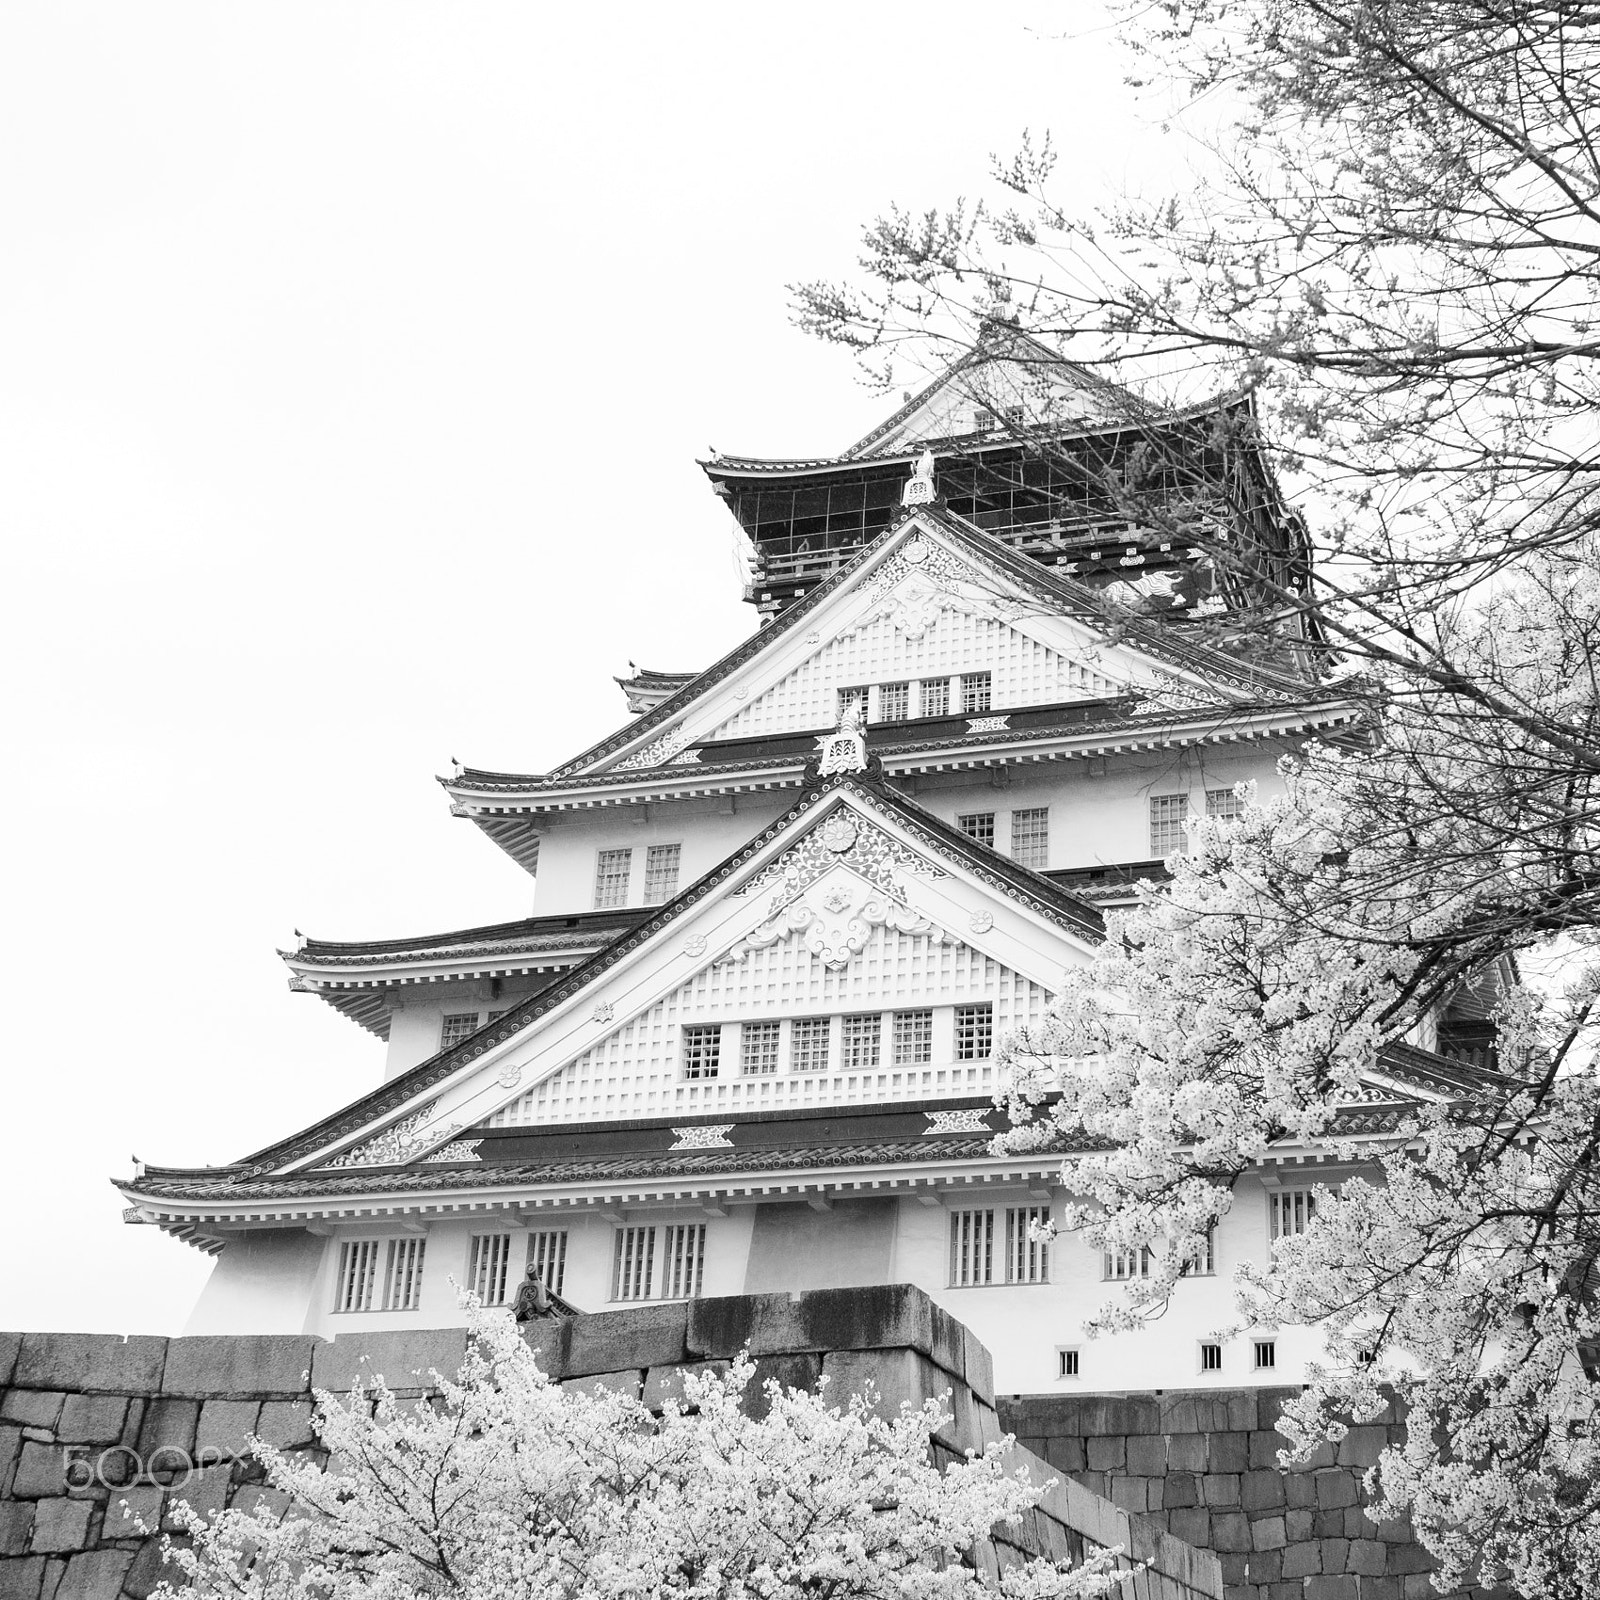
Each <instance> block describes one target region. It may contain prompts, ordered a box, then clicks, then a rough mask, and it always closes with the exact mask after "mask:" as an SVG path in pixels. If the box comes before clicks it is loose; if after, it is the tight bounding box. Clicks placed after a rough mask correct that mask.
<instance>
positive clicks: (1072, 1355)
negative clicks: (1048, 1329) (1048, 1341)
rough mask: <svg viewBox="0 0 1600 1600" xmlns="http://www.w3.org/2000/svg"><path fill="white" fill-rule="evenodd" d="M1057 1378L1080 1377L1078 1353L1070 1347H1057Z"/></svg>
mask: <svg viewBox="0 0 1600 1600" xmlns="http://www.w3.org/2000/svg"><path fill="white" fill-rule="evenodd" d="M1056 1376H1057V1377H1058V1378H1076V1377H1077V1376H1078V1352H1077V1351H1076V1350H1075V1349H1072V1348H1071V1347H1070V1346H1068V1345H1059V1344H1058V1345H1057V1346H1056Z"/></svg>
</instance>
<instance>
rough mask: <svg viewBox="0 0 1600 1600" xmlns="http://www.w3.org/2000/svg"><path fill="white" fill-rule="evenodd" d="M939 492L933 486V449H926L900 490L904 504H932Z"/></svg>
mask: <svg viewBox="0 0 1600 1600" xmlns="http://www.w3.org/2000/svg"><path fill="white" fill-rule="evenodd" d="M936 498H937V494H936V492H935V490H934V487H933V451H931V450H924V451H923V452H922V455H921V458H920V459H919V460H918V462H917V464H916V466H915V468H913V470H912V473H911V476H910V478H909V479H907V480H906V486H905V488H904V489H902V490H901V492H900V504H901V505H903V506H931V505H932V504H933V502H934V500H935V499H936Z"/></svg>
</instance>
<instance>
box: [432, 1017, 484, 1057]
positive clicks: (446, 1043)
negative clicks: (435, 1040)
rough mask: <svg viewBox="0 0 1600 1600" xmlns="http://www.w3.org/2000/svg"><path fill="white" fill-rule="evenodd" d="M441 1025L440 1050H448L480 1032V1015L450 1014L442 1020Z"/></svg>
mask: <svg viewBox="0 0 1600 1600" xmlns="http://www.w3.org/2000/svg"><path fill="white" fill-rule="evenodd" d="M440 1024H441V1025H440V1028H439V1048H440V1049H441V1050H448V1049H450V1048H451V1047H452V1046H453V1045H458V1044H460V1043H461V1041H462V1040H463V1039H465V1038H467V1037H469V1036H470V1035H472V1034H474V1033H476V1032H477V1031H478V1013H477V1012H476V1011H455V1012H448V1013H446V1015H445V1016H443V1017H442V1018H440Z"/></svg>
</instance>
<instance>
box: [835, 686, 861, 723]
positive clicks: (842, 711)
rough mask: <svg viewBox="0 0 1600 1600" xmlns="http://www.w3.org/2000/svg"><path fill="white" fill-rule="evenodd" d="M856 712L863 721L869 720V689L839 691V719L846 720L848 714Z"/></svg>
mask: <svg viewBox="0 0 1600 1600" xmlns="http://www.w3.org/2000/svg"><path fill="white" fill-rule="evenodd" d="M850 714H854V715H855V716H856V717H858V718H860V720H861V721H862V722H865V721H866V720H867V691H866V690H865V689H841V690H840V691H839V720H840V721H841V722H843V721H844V719H845V717H846V716H847V715H850Z"/></svg>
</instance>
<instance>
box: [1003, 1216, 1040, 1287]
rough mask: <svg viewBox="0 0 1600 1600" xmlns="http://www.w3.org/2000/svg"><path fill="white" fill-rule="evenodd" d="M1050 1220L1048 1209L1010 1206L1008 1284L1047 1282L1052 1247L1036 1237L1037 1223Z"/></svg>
mask: <svg viewBox="0 0 1600 1600" xmlns="http://www.w3.org/2000/svg"><path fill="white" fill-rule="evenodd" d="M1049 1220H1050V1208H1049V1206H1009V1207H1007V1209H1006V1282H1007V1283H1048V1282H1049V1281H1050V1246H1049V1245H1048V1244H1047V1243H1046V1242H1045V1241H1044V1240H1043V1239H1035V1238H1034V1237H1033V1228H1034V1224H1035V1223H1038V1224H1039V1225H1040V1226H1043V1225H1044V1224H1045V1223H1047V1222H1049Z"/></svg>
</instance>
